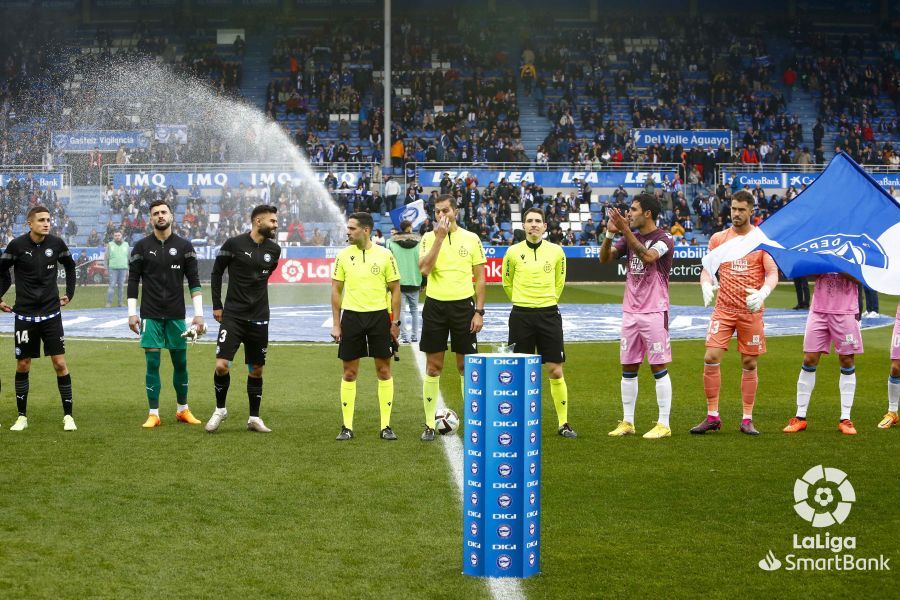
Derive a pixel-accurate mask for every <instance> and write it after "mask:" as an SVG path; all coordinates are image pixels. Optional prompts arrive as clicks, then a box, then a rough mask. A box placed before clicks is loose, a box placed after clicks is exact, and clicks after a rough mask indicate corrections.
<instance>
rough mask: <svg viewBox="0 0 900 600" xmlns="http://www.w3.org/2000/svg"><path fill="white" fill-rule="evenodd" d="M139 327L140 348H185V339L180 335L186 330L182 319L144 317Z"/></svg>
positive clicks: (185, 324)
mask: <svg viewBox="0 0 900 600" xmlns="http://www.w3.org/2000/svg"><path fill="white" fill-rule="evenodd" d="M141 327H142V331H141V348H165V349H167V350H187V340H186V339H185V338H183V337H181V334H182V333H184V332H185V331H187V323H185V321H184V319H144V320H143V321H142V322H141Z"/></svg>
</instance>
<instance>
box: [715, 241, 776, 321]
mask: <svg viewBox="0 0 900 600" xmlns="http://www.w3.org/2000/svg"><path fill="white" fill-rule="evenodd" d="M753 229H755V228H754V227H751V231H752V230H753ZM736 237H742V236H741V235H739V234H738V233H737V232H735V230H734V228H733V227H731V228H729V229H726V230H725V231H719V232H718V233H714V234H713V236H712V237H711V238H710V240H709V250H710V251H712V250H714V249H715V248H717V247H718V246H721V245H722V244H724V243H725V242H727V241H729V240H732V239H734V238H736ZM769 269H777V267H776V266H775V261H774V260H772V257H771V256H769V254H768V253H766V252H764V251H762V250H756V251H754V252H751V253H750V254H748V255H747V256H745V257H744V258H739V259H737V260H733V261H731V262H724V263H722V264H721V265H720V266H719V295H718V297H717V298H716V309H717V310H723V311H725V312H729V313H749V312H750V309H749V308H747V288H753V289H759V288H760V287H762V285H763V284H764V283H765V282H766V271H767V270H769Z"/></svg>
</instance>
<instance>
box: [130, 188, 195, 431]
mask: <svg viewBox="0 0 900 600" xmlns="http://www.w3.org/2000/svg"><path fill="white" fill-rule="evenodd" d="M149 212H150V221H151V223H152V225H153V233H151V234H150V235H148V236H147V237H145V238H143V239H141V240H140V241H138V243H137V244H135V245H134V249H133V250H132V251H131V258H130V259H129V263H128V267H129V268H128V294H127V297H128V326H129V327H130V328H131V330H132V331H133V332H135V333H137V334H138V335H140V336H141V348H143V349H144V358H145V362H146V365H147V371H146V375H145V382H146V385H145V386H146V388H147V401H148V403H149V404H150V414H149V415H148V416H147V420H146V421H145V422H144V425H143V427H145V428H147V429H152V428H154V427H159V426H160V425H162V421H161V420H160V418H159V394H160V391H161V389H162V381H161V380H160V378H159V365H160V362H161V358H162V357H161V356H160V354H161V351H162V349H163V348H167V349H168V350H169V356H170V357H171V359H172V385H173V386H174V387H175V397H176V401H177V403H178V407H177V409H176V411H175V418H176V419H177V420H178V421H181V422H182V423H187V424H189V425H199V424H200V420H199V419H197V418H196V417H194V415H193V414H191V409H190V407H189V406H188V401H187V395H188V368H187V340H186V338H187V337H189V336H190V337H194V338H195V337H196V336H198V335H202V334H203V333H204V332H205V331H206V324H204V322H203V297H202V296H201V294H200V275H199V273H198V270H197V253H196V252H194V246H193V245H192V244H191V242H190V241H189V240H186V239H184V238H182V237H179V236H177V235H175V234H174V233H173V232H172V221H173V216H172V210H171V209H170V208H169V205H168V204H167V203H166V201H165V200H154V201H153V202H152V203H150V211H149ZM185 279H187V282H188V288H190V292H191V298H192V300H193V305H194V318H193V321H192V322H191V331H188V328H187V324H186V323H185V322H184V316H185V310H184V294H183V293H182V286H183V285H184V280H185ZM142 281H143V284H144V287H143V290H142V292H141V314H140V317H139V316H138V308H137V301H138V288H139V287H140V285H141V282H142Z"/></svg>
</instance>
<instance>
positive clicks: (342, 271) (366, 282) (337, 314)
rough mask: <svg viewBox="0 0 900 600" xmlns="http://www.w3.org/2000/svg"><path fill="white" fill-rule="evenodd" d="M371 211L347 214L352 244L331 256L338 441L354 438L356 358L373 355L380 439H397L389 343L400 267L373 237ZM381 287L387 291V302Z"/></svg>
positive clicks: (394, 332)
mask: <svg viewBox="0 0 900 600" xmlns="http://www.w3.org/2000/svg"><path fill="white" fill-rule="evenodd" d="M373 226H374V223H373V221H372V215H370V214H368V213H353V214H351V215H350V217H349V218H348V219H347V238H348V241H349V242H350V245H349V246H347V247H346V248H344V249H343V250H341V251H340V252H339V253H338V255H337V256H336V257H335V260H334V270H333V272H332V275H331V314H332V319H333V323H334V325H333V326H332V328H331V337H332V339H333V340H334V341H335V342H337V343H338V344H340V346H339V347H338V358H340V359H341V360H342V361H343V365H344V372H343V377H342V378H341V414H342V417H343V423H342V425H341V432H340V434H338V436H337V438H336V439H337V441H339V442H343V441H346V440H349V439H351V438H352V437H353V411H354V408H355V406H356V378H357V375H358V373H359V359H360V358H362V357H364V356H371V357H372V358H374V359H375V375H376V376H377V377H378V404H379V407H380V412H381V433H380V436H381V439H383V440H396V439H397V434H395V433H394V431H393V430H392V429H391V407H392V406H393V403H394V379H393V377H392V376H391V356H392V355H393V353H394V349H393V343H394V342H396V340H397V337H398V336H399V335H400V319H396V320H394V321H391V320H390V317H389V315H388V310H390V311H391V314H393V315H396V316H399V314H400V272H399V271H398V269H397V262H396V261H395V260H394V255H393V254H391V252H390V251H389V250H388V249H387V248H384V247H382V246H379V245H378V244H375V243H373V242H372V239H371V235H372V227H373ZM385 290H390V303H388V301H387V296H386V294H385Z"/></svg>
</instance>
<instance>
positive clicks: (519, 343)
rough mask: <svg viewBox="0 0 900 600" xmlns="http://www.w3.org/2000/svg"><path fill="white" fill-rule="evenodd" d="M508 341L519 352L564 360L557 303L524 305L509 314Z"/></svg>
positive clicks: (514, 308)
mask: <svg viewBox="0 0 900 600" xmlns="http://www.w3.org/2000/svg"><path fill="white" fill-rule="evenodd" d="M508 340H509V343H510V344H513V343H514V344H515V345H516V347H515V348H514V350H515V351H516V352H523V353H525V354H540V355H541V362H545V363H564V362H566V350H565V348H564V347H563V327H562V315H561V314H559V307H558V306H548V307H545V308H522V307H521V306H513V308H512V312H511V313H509V338H508Z"/></svg>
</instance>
